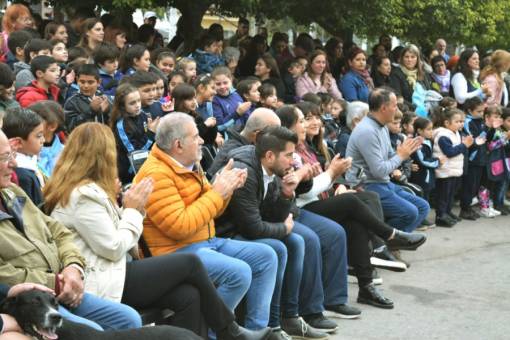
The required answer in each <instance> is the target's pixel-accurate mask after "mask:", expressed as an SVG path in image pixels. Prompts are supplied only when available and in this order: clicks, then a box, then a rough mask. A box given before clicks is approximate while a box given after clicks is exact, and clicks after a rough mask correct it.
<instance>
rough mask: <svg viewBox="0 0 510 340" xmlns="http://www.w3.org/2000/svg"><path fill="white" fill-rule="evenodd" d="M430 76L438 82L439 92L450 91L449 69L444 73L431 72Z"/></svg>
mask: <svg viewBox="0 0 510 340" xmlns="http://www.w3.org/2000/svg"><path fill="white" fill-rule="evenodd" d="M432 78H434V81H435V82H436V83H438V84H439V90H440V92H449V91H450V71H449V70H446V74H445V75H441V74H437V73H432Z"/></svg>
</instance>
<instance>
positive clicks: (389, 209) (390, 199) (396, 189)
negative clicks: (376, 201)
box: [365, 182, 430, 233]
mask: <svg viewBox="0 0 510 340" xmlns="http://www.w3.org/2000/svg"><path fill="white" fill-rule="evenodd" d="M365 189H366V190H369V191H374V192H376V193H378V194H379V198H380V199H381V205H382V208H383V211H384V218H385V220H386V223H388V224H389V225H390V226H392V227H393V228H397V229H399V230H403V231H406V232H409V233H410V232H412V231H414V230H415V229H416V228H417V227H418V226H419V225H420V224H421V222H423V220H424V219H425V218H426V217H427V215H428V214H429V211H430V205H429V203H428V202H427V201H425V200H424V199H423V198H421V197H418V196H416V195H413V194H411V193H409V192H407V191H405V190H403V189H402V188H401V187H400V186H399V185H397V184H395V183H392V182H389V183H369V184H367V185H366V186H365Z"/></svg>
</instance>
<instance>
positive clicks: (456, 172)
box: [432, 127, 464, 178]
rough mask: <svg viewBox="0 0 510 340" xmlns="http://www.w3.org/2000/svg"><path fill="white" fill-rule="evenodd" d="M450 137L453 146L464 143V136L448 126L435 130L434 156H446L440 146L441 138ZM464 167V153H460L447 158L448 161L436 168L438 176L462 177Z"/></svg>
mask: <svg viewBox="0 0 510 340" xmlns="http://www.w3.org/2000/svg"><path fill="white" fill-rule="evenodd" d="M441 137H448V139H450V140H451V141H452V146H457V145H459V144H461V143H462V138H461V137H460V134H459V133H458V132H453V131H451V130H448V129H446V128H443V127H440V128H438V129H436V130H434V149H433V152H432V154H433V156H434V157H436V158H439V157H442V156H446V155H445V154H444V153H443V151H442V150H441V148H440V147H439V139H440V138H441ZM463 169H464V155H463V154H460V155H457V156H455V157H452V158H448V157H447V158H446V162H445V163H444V164H443V165H441V166H440V167H439V168H437V169H436V178H449V177H460V176H462V172H463Z"/></svg>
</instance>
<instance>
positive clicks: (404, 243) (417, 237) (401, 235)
mask: <svg viewBox="0 0 510 340" xmlns="http://www.w3.org/2000/svg"><path fill="white" fill-rule="evenodd" d="M426 240H427V237H426V236H425V235H424V234H420V233H414V234H413V233H406V232H405V231H400V230H397V229H395V235H394V236H393V238H392V239H391V240H388V241H387V242H386V246H387V247H388V248H389V249H391V250H416V249H417V248H418V247H419V246H421V245H422V244H423V243H425V241H426Z"/></svg>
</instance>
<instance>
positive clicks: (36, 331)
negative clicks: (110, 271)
mask: <svg viewBox="0 0 510 340" xmlns="http://www.w3.org/2000/svg"><path fill="white" fill-rule="evenodd" d="M57 309H58V302H57V299H56V298H55V297H54V296H53V295H51V294H49V293H46V292H42V291H39V290H30V291H26V292H23V293H20V294H19V295H17V296H15V297H10V298H7V299H5V301H4V302H3V303H2V304H1V305H0V312H1V313H5V314H9V315H11V316H12V317H14V318H15V319H16V321H17V322H18V324H19V325H20V327H21V328H22V329H23V331H24V332H25V333H26V334H30V335H32V336H34V337H36V338H37V339H41V340H43V339H44V340H48V339H50V340H54V339H57V338H58V336H57V334H56V330H57V328H59V327H60V326H62V315H60V313H59V312H58V310H57Z"/></svg>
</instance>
